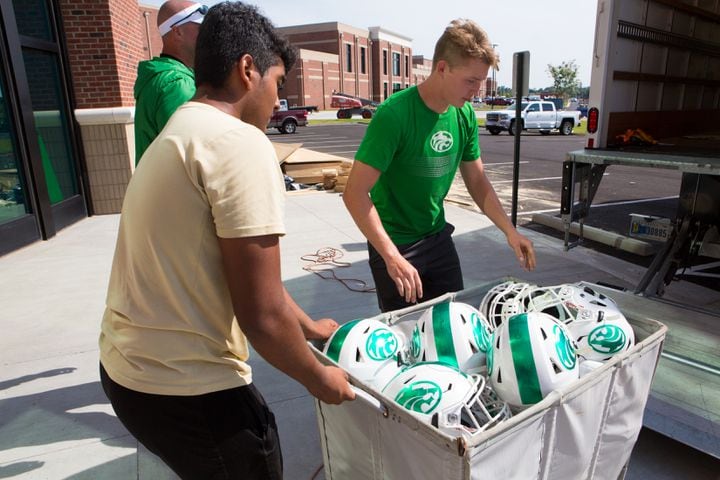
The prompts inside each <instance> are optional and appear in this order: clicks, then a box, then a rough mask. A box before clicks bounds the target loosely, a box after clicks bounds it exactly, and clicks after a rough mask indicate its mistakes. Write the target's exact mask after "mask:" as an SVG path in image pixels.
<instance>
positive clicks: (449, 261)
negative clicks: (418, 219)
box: [368, 223, 463, 312]
mask: <svg viewBox="0 0 720 480" xmlns="http://www.w3.org/2000/svg"><path fill="white" fill-rule="evenodd" d="M454 230H455V227H453V226H452V225H450V224H449V223H448V224H446V225H445V228H444V229H443V230H441V231H440V232H438V233H436V234H434V235H430V236H429V237H425V238H423V239H421V240H418V241H417V242H413V243H408V244H405V245H397V249H398V251H400V254H401V255H402V256H403V257H404V258H405V259H406V260H407V261H408V262H410V264H411V265H412V266H413V267H415V269H416V270H417V271H418V274H419V275H420V280H421V281H422V287H423V297H422V298H420V299H418V301H419V302H424V301H427V300H431V299H433V298H435V297H439V296H440V295H442V294H444V293H447V292H456V291H458V290H462V289H463V279H462V269H461V268H460V259H459V258H458V254H457V250H456V249H455V243H454V242H453V240H452V232H453V231H454ZM368 256H369V263H370V270H371V271H372V276H373V280H374V281H375V291H376V293H377V297H378V305H379V307H380V310H381V311H383V312H389V311H391V310H397V309H399V308H404V307H407V306H410V305H412V304H411V303H407V302H406V301H405V299H404V298H403V297H401V296H400V294H398V291H397V287H396V286H395V282H393V280H392V278H390V275H388V272H387V266H386V265H385V261H384V260H383V258H382V257H381V256H380V254H379V253H378V252H377V250H375V248H373V246H372V245H370V243H369V242H368Z"/></svg>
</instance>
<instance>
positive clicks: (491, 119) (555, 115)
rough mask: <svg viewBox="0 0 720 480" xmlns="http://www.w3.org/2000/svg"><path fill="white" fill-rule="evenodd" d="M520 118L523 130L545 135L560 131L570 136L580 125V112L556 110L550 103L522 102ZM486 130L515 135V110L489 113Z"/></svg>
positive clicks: (486, 119)
mask: <svg viewBox="0 0 720 480" xmlns="http://www.w3.org/2000/svg"><path fill="white" fill-rule="evenodd" d="M520 110H521V111H520V116H521V118H522V129H523V130H539V131H540V133H542V134H543V135H547V134H549V133H550V130H554V129H558V130H560V133H561V134H562V135H570V134H571V133H572V130H573V128H574V127H575V126H576V125H578V124H579V123H580V112H577V111H575V112H571V111H566V110H556V108H555V104H554V103H553V102H549V101H540V102H522V103H521V104H520ZM485 130H487V131H488V132H490V133H491V134H492V135H497V134H498V133H500V132H502V131H503V130H507V132H508V133H509V134H510V135H514V134H515V108H510V109H507V110H498V111H496V112H488V113H487V115H486V116H485Z"/></svg>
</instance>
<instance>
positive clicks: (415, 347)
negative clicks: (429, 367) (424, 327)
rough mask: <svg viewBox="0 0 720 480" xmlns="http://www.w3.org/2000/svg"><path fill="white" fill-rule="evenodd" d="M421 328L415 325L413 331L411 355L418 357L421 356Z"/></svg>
mask: <svg viewBox="0 0 720 480" xmlns="http://www.w3.org/2000/svg"><path fill="white" fill-rule="evenodd" d="M420 349H421V348H420V328H419V327H418V326H417V325H415V328H413V332H412V341H411V342H410V356H412V357H413V358H415V359H417V358H419V357H420Z"/></svg>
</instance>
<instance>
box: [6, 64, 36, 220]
mask: <svg viewBox="0 0 720 480" xmlns="http://www.w3.org/2000/svg"><path fill="white" fill-rule="evenodd" d="M7 98H8V94H7V86H6V82H5V78H4V76H2V75H0V225H2V224H7V223H8V222H11V221H13V220H17V219H18V218H20V217H24V216H25V215H27V214H29V213H30V206H29V204H28V201H27V200H28V195H27V185H26V183H25V178H24V175H23V170H22V162H21V159H20V155H19V152H18V148H17V145H18V142H17V135H16V133H15V129H14V125H13V121H12V116H11V112H10V109H9V105H8V102H7Z"/></svg>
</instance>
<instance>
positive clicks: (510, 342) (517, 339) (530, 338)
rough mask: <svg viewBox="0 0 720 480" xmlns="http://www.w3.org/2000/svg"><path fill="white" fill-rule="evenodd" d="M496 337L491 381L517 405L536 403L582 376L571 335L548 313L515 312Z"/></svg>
mask: <svg viewBox="0 0 720 480" xmlns="http://www.w3.org/2000/svg"><path fill="white" fill-rule="evenodd" d="M492 340H493V348H492V353H491V354H490V355H488V360H487V362H488V376H489V377H490V384H491V385H492V387H493V388H494V389H495V391H496V392H497V394H498V396H499V397H500V398H501V399H502V400H504V401H506V402H507V403H509V404H510V405H512V406H513V407H527V406H530V405H533V404H535V403H537V402H539V401H540V400H542V399H543V398H545V396H546V395H547V394H548V393H550V392H551V391H553V390H556V389H558V388H561V387H563V386H564V385H567V384H568V383H569V382H572V381H573V380H576V379H578V378H579V376H578V375H579V374H578V359H577V355H576V353H575V345H574V343H573V341H572V338H571V337H570V334H569V333H568V331H567V329H566V328H565V326H564V325H563V324H562V323H560V322H559V321H558V320H556V319H555V318H553V317H551V316H550V315H548V314H546V313H541V312H527V313H520V314H518V315H513V316H512V317H510V318H508V319H507V321H505V322H503V323H502V324H501V325H500V326H499V327H498V328H497V329H496V330H495V331H494V332H493V339H492Z"/></svg>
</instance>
